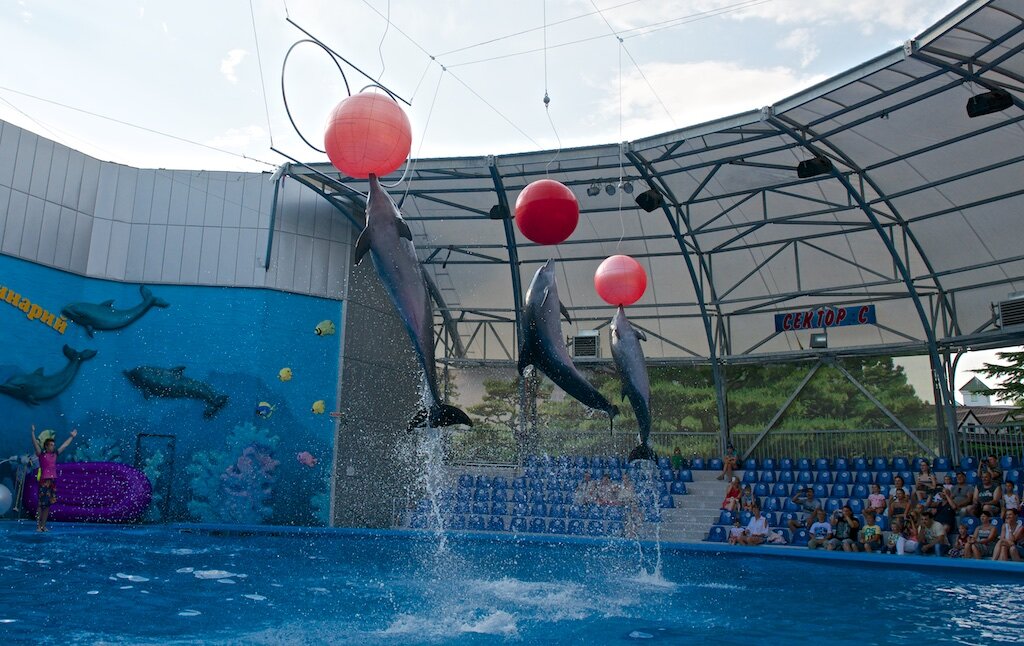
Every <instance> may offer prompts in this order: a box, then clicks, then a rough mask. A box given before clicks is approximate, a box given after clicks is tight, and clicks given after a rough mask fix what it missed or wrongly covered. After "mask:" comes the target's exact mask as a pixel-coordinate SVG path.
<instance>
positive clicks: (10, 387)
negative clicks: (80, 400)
mask: <svg viewBox="0 0 1024 646" xmlns="http://www.w3.org/2000/svg"><path fill="white" fill-rule="evenodd" d="M64 356H65V357H67V358H68V365H66V366H64V368H63V369H62V370H61V371H60V372H56V373H54V374H52V375H49V376H47V375H44V374H43V369H42V368H37V369H36V371H35V372H25V373H22V374H20V375H14V376H13V377H11V378H10V379H8V380H7V381H5V382H4V383H2V384H0V393H3V394H5V395H7V396H9V397H14V398H15V399H20V400H21V401H23V402H25V403H26V404H29V405H32V406H35V405H36V404H38V403H39V402H41V401H43V400H45V399H53V398H54V397H56V396H57V395H59V394H61V393H62V392H64V389H65V388H67V387H68V386H70V385H71V382H72V381H74V380H75V375H77V374H78V368H79V366H81V365H82V362H83V361H88V360H89V359H92V358H93V357H95V356H96V351H95V350H82V351H81V352H79V351H78V350H75V349H74V348H72V347H71V346H69V345H65V346H64Z"/></svg>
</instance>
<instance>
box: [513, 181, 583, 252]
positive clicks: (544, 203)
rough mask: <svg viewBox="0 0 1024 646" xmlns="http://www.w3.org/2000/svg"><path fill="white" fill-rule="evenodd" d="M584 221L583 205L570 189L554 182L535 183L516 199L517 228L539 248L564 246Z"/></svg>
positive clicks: (529, 185) (528, 186)
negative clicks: (553, 245) (581, 214)
mask: <svg viewBox="0 0 1024 646" xmlns="http://www.w3.org/2000/svg"><path fill="white" fill-rule="evenodd" d="M579 221H580V203H579V202H577V201H576V196H575V195H573V192H572V191H570V190H569V188H568V187H567V186H566V185H565V184H562V183H561V182H556V181H555V180H553V179H539V180H537V181H536V182H531V183H530V184H528V185H527V186H526V188H524V189H523V192H522V193H520V194H519V197H518V198H516V225H518V226H519V230H520V231H522V232H523V235H524V236H526V237H527V238H529V239H530V240H533V241H534V242H536V243H538V244H558V243H559V242H564V241H565V239H566V238H568V237H569V236H571V235H572V232H573V231H575V230H576V224H577V223H578V222H579Z"/></svg>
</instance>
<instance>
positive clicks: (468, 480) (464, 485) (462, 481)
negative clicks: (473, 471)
mask: <svg viewBox="0 0 1024 646" xmlns="http://www.w3.org/2000/svg"><path fill="white" fill-rule="evenodd" d="M459 488H461V489H472V488H473V476H471V475H469V474H468V473H463V474H462V475H461V476H459Z"/></svg>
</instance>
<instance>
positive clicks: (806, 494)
mask: <svg viewBox="0 0 1024 646" xmlns="http://www.w3.org/2000/svg"><path fill="white" fill-rule="evenodd" d="M791 500H792V501H793V503H794V504H795V505H796V506H797V507H799V508H800V511H799V512H798V515H797V518H791V519H790V520H789V523H788V525H789V531H791V532H795V531H796V530H797V529H801V528H802V529H807V528H808V527H810V526H811V523H813V522H814V514H815V513H816V512H817V511H818V510H819V509H821V501H820V500H817V499H816V498H815V497H814V489H812V488H810V487H807V488H806V489H804V490H803V491H799V492H797V493H795V494H793V497H792V498H791Z"/></svg>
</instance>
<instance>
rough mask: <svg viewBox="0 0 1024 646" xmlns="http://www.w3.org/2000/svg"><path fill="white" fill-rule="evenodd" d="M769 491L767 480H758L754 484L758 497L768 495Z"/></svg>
mask: <svg viewBox="0 0 1024 646" xmlns="http://www.w3.org/2000/svg"><path fill="white" fill-rule="evenodd" d="M769 491H770V488H769V487H768V483H767V482H758V483H755V484H754V495H755V496H757V497H758V498H763V497H764V496H767V495H768V493H769Z"/></svg>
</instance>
